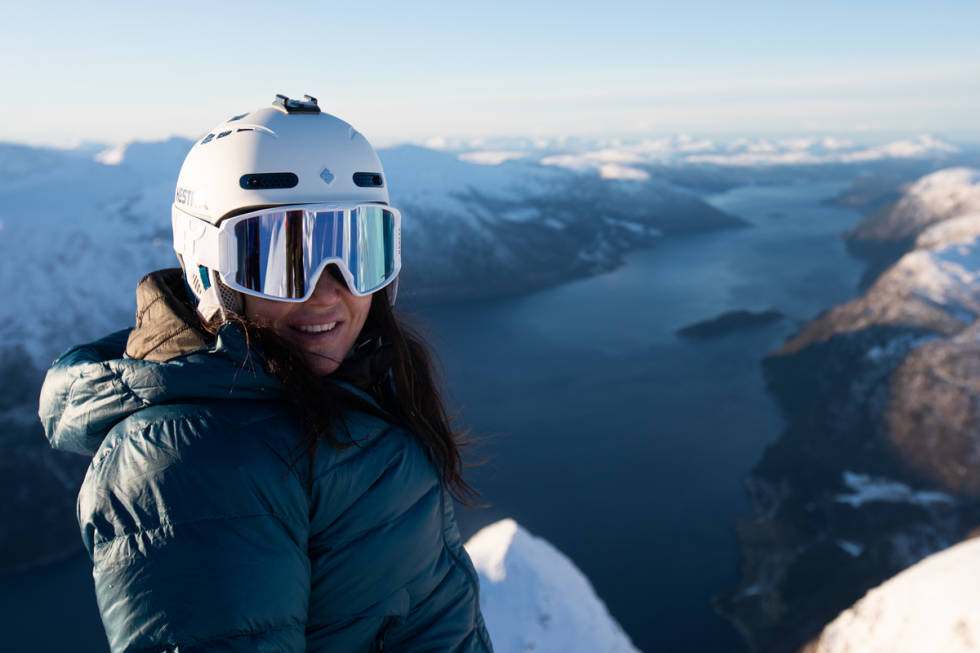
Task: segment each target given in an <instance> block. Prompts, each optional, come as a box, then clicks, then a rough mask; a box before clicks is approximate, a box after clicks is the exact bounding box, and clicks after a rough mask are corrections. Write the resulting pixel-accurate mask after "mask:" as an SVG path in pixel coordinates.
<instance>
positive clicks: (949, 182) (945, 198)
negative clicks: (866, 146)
mask: <svg viewBox="0 0 980 653" xmlns="http://www.w3.org/2000/svg"><path fill="white" fill-rule="evenodd" d="M971 212H980V170H977V169H976V168H946V169H944V170H939V171H937V172H934V173H932V174H929V175H926V176H925V177H922V178H921V179H919V180H918V181H916V182H915V183H914V184H912V185H911V186H910V187H909V188H908V189H907V190H906V191H905V193H904V194H903V196H902V198H901V199H900V200H899V201H898V202H897V203H895V205H894V206H891V207H889V208H888V209H887V210H884V211H879V212H877V213H873V214H872V215H870V216H868V217H867V218H866V219H865V220H864V221H862V222H861V224H859V225H858V226H857V227H855V228H854V229H853V230H852V231H851V232H849V233H848V235H847V237H848V239H849V240H850V241H851V243H852V244H854V245H856V246H858V247H860V246H862V245H868V244H873V243H879V244H884V243H901V242H905V241H909V240H910V239H914V238H915V237H916V236H917V235H918V234H920V233H922V231H924V230H925V229H926V228H927V227H929V225H932V224H935V223H937V222H942V221H943V220H947V219H949V218H952V217H955V216H958V215H963V214H964V213H971Z"/></svg>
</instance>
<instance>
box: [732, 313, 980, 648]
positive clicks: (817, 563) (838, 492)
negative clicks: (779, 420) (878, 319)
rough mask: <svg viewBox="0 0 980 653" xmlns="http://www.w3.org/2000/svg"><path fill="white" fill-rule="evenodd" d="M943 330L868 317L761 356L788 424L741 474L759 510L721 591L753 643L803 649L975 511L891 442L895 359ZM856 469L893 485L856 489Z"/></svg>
mask: <svg viewBox="0 0 980 653" xmlns="http://www.w3.org/2000/svg"><path fill="white" fill-rule="evenodd" d="M936 337H937V334H935V333H934V332H929V331H924V330H920V329H903V328H895V327H870V328H868V329H864V330H861V331H855V332H848V333H843V334H839V335H835V336H833V337H831V338H830V339H829V340H827V341H826V342H822V343H814V344H811V345H809V346H807V347H805V348H803V349H801V350H799V351H797V352H794V353H791V354H782V355H774V356H771V357H770V358H768V359H766V361H765V362H764V365H763V367H764V372H765V375H766V379H767V383H768V387H769V389H770V391H771V392H772V393H773V395H774V396H775V397H776V398H777V399H778V400H779V402H780V404H781V406H782V408H783V410H784V411H785V413H786V414H787V416H788V417H789V421H790V425H789V428H788V429H787V430H786V432H784V433H783V435H782V436H781V437H780V439H779V440H778V441H777V442H776V443H774V444H773V445H771V446H770V447H769V448H768V449H767V450H766V452H765V455H764V456H763V459H762V461H761V462H760V463H759V465H758V466H757V467H756V469H755V470H754V471H753V473H752V475H751V476H749V478H748V479H746V481H745V487H746V489H747V491H748V493H749V497H750V502H751V504H752V506H753V515H752V516H751V517H750V518H747V519H744V520H741V521H739V522H738V524H737V525H736V534H737V537H738V540H739V547H740V552H741V565H740V582H739V584H738V586H737V587H736V588H735V589H734V590H733V591H731V592H730V593H728V594H727V595H725V596H724V597H722V598H721V599H720V600H719V609H720V610H721V611H722V613H723V614H725V615H726V616H728V617H729V618H730V619H732V621H733V622H734V623H735V624H736V626H737V627H738V628H739V630H740V631H741V632H742V634H743V635H744V636H745V638H746V640H747V642H748V643H749V645H750V647H751V649H752V650H757V651H778V652H782V651H795V650H797V649H798V648H799V647H801V646H802V645H803V644H805V643H806V642H807V641H808V640H809V639H810V638H812V637H814V636H815V635H817V634H818V633H819V632H820V630H821V629H822V628H823V626H824V625H825V624H826V623H827V622H828V621H830V620H831V619H833V618H834V617H835V616H836V615H837V614H838V613H839V612H840V611H841V610H844V609H845V608H847V607H848V606H849V605H851V604H852V603H853V602H854V601H855V600H857V599H858V598H860V597H861V596H862V595H863V594H864V592H865V591H867V590H868V589H869V588H871V587H874V586H875V585H877V584H879V583H881V582H882V581H884V580H885V579H887V578H889V577H891V576H892V575H894V574H895V573H897V572H898V571H900V570H902V569H904V568H906V567H907V566H909V565H911V564H913V563H915V562H916V561H918V560H919V559H921V558H922V557H924V556H926V555H928V554H929V553H931V552H933V551H936V550H939V549H941V548H945V547H946V546H949V545H950V544H952V543H954V542H956V541H958V540H959V539H960V538H962V537H963V535H964V534H965V533H966V532H967V531H968V530H969V528H970V527H971V526H974V525H975V524H976V523H978V522H977V520H978V519H980V507H978V505H977V504H975V503H971V502H969V501H964V500H962V499H960V500H954V498H953V497H950V498H948V499H947V498H946V497H944V496H942V495H938V494H930V492H935V491H936V490H938V489H940V488H939V487H938V486H937V484H935V483H934V482H932V481H931V480H930V479H929V478H928V477H926V476H924V475H922V474H920V473H918V472H917V471H916V470H915V469H914V468H913V467H912V466H911V465H910V464H909V462H908V461H907V460H905V459H904V457H903V456H902V455H901V452H897V451H895V449H894V447H893V446H892V445H891V442H890V439H889V433H888V429H887V427H886V423H885V419H884V415H885V413H886V411H887V410H888V409H889V400H890V396H891V392H892V375H893V373H894V371H895V369H896V368H897V367H898V366H899V365H900V364H901V362H902V361H903V360H904V358H905V357H906V355H907V354H908V352H909V351H911V350H913V349H915V348H916V347H918V346H920V345H922V344H923V343H928V342H931V341H933V340H934V339H935V338H936ZM856 476H860V477H863V478H867V479H869V483H870V484H873V485H875V486H876V487H878V488H883V489H884V490H888V489H889V488H890V489H891V491H890V492H883V495H884V497H885V498H881V499H879V500H872V499H869V500H866V501H860V500H859V499H858V497H860V496H861V494H860V493H859V492H858V491H857V490H856V489H855V487H854V486H853V485H852V484H854V483H855V482H854V478H855V477H856ZM849 482H850V484H849ZM895 488H898V489H899V491H898V492H896V491H895ZM849 497H850V500H848V498H849Z"/></svg>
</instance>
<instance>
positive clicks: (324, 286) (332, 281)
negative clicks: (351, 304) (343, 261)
mask: <svg viewBox="0 0 980 653" xmlns="http://www.w3.org/2000/svg"><path fill="white" fill-rule="evenodd" d="M345 292H350V291H348V290H347V283H346V282H345V281H344V278H343V276H341V274H340V271H339V270H337V268H336V266H335V265H328V266H327V267H326V269H325V270H324V271H323V272H322V273H320V278H319V279H317V282H316V287H314V288H313V294H312V295H310V298H309V299H308V300H307V302H308V303H311V304H321V305H325V306H332V305H333V304H336V303H337V302H338V301H340V298H341V293H345Z"/></svg>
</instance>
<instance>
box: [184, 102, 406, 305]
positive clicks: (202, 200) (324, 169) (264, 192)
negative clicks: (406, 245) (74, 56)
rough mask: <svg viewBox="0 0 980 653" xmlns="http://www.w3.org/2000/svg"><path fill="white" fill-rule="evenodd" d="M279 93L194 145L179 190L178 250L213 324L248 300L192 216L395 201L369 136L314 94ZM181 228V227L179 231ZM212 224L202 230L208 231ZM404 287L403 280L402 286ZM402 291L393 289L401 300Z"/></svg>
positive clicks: (216, 219)
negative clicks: (205, 245) (222, 273)
mask: <svg viewBox="0 0 980 653" xmlns="http://www.w3.org/2000/svg"><path fill="white" fill-rule="evenodd" d="M304 97H305V100H293V99H290V98H288V97H286V96H284V95H277V96H276V100H275V102H273V104H272V106H270V107H265V108H262V109H257V110H255V111H252V112H250V113H243V114H241V115H238V116H234V117H233V118H229V119H228V120H226V121H225V122H222V123H221V124H219V125H218V126H216V127H215V128H214V129H212V130H210V131H209V132H208V133H207V135H205V136H204V137H203V138H202V139H200V140H199V141H198V142H196V143H195V144H194V146H193V147H192V148H191V150H190V152H189V153H188V154H187V157H186V158H185V159H184V163H183V165H182V166H181V168H180V175H179V176H178V178H177V189H176V192H175V193H174V203H173V227H174V250H175V251H176V253H177V258H178V259H179V260H180V264H181V267H182V268H183V270H184V278H185V280H186V282H187V286H188V288H189V290H190V292H191V294H192V295H193V299H194V300H196V303H197V310H198V312H199V313H200V314H201V316H202V317H203V318H204V319H205V320H209V319H211V318H212V317H214V315H215V314H216V313H218V312H219V311H220V312H221V314H222V316H224V315H225V314H226V313H227V312H228V311H233V312H239V313H240V312H241V311H242V297H241V295H240V294H239V293H238V292H235V291H233V290H231V289H230V288H228V287H227V286H225V285H224V284H223V283H222V282H221V279H220V278H219V276H218V272H217V270H214V269H213V268H209V267H207V266H205V265H203V264H202V259H204V260H208V259H211V258H212V257H211V256H201V254H200V247H201V242H206V241H204V240H203V239H202V240H198V241H196V240H195V239H194V238H193V236H191V237H189V236H188V234H187V232H188V228H187V224H188V222H190V223H192V224H193V223H194V222H195V221H194V220H190V221H188V219H187V217H188V216H190V217H192V218H196V219H197V220H202V221H204V222H206V223H208V224H210V225H214V226H217V225H218V224H219V223H220V222H221V221H222V220H223V219H225V218H228V217H232V216H234V215H238V214H241V213H246V212H248V211H252V210H255V209H259V208H262V207H268V206H278V205H289V204H316V203H324V202H374V203H384V204H387V203H388V190H387V185H386V184H385V180H384V171H383V170H382V168H381V161H380V159H379V158H378V155H377V153H376V152H375V151H374V148H373V147H371V144H370V143H368V141H367V139H366V138H364V136H362V135H361V134H360V132H358V131H357V130H355V129H354V128H353V127H351V126H350V125H349V124H348V123H346V122H344V121H343V120H341V119H340V118H337V117H336V116H332V115H330V114H327V113H322V112H321V111H320V107H319V106H318V104H317V100H316V98H314V97H311V96H309V95H306V96H304ZM178 223H179V224H180V228H178ZM203 226H204V225H202V227H203ZM395 283H397V279H396V281H395ZM394 291H395V288H394V287H393V288H392V289H391V292H389V297H390V298H391V299H392V301H394V294H395V293H394Z"/></svg>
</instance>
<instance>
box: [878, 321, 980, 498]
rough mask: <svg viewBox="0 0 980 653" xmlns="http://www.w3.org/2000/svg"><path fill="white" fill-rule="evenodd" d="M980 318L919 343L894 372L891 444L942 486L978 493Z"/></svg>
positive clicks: (888, 418) (889, 424)
mask: <svg viewBox="0 0 980 653" xmlns="http://www.w3.org/2000/svg"><path fill="white" fill-rule="evenodd" d="M978 399H980V323H977V324H974V325H973V326H972V327H970V328H968V329H964V330H963V332H961V333H960V334H958V335H957V336H955V337H953V338H948V339H945V340H940V341H937V342H930V343H927V344H924V345H923V346H921V347H919V348H917V349H916V350H915V351H913V352H912V353H911V354H909V356H908V357H907V358H906V359H905V360H904V361H903V362H902V364H901V365H900V366H899V367H898V369H897V370H896V371H895V374H894V375H893V379H892V387H891V397H890V398H889V404H888V409H887V411H886V414H885V420H886V425H887V432H888V437H889V440H890V441H891V444H892V445H893V446H894V447H895V449H896V450H897V451H898V452H899V453H900V455H901V456H902V458H903V459H904V460H908V461H909V462H910V464H911V466H912V467H913V468H914V469H915V470H916V471H918V472H919V473H921V474H923V475H924V476H926V477H927V478H929V479H930V480H932V481H933V482H935V483H936V484H937V485H938V486H939V487H941V488H943V489H944V490H945V491H947V492H951V493H953V494H957V495H962V496H966V497H970V498H971V499H980V471H978V470H980V401H978Z"/></svg>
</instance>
